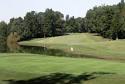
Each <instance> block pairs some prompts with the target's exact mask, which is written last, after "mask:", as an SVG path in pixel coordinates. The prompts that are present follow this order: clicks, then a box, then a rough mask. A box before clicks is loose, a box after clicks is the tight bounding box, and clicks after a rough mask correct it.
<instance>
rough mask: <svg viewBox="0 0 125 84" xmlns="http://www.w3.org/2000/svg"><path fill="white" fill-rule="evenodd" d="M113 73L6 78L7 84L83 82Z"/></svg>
mask: <svg viewBox="0 0 125 84" xmlns="http://www.w3.org/2000/svg"><path fill="white" fill-rule="evenodd" d="M105 74H114V73H105V72H93V73H83V74H81V75H77V76H76V75H73V74H66V73H53V74H50V75H45V76H41V77H38V78H33V79H29V80H6V81H8V82H9V84H84V81H88V80H92V79H95V78H97V77H99V76H101V75H105Z"/></svg>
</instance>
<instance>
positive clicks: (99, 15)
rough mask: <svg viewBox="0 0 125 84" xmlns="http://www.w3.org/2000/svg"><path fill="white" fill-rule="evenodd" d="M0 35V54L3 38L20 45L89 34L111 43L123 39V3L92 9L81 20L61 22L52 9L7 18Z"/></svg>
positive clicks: (124, 25) (71, 18) (72, 18)
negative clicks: (17, 42) (50, 38)
mask: <svg viewBox="0 0 125 84" xmlns="http://www.w3.org/2000/svg"><path fill="white" fill-rule="evenodd" d="M0 32H1V33H0V43H1V44H0V51H5V50H6V43H7V42H6V41H7V37H8V38H10V37H14V38H15V39H16V41H20V40H28V39H32V38H43V37H51V36H59V35H63V34H65V33H77V32H79V33H81V32H91V33H98V34H99V35H101V36H103V37H105V38H110V39H113V40H116V39H125V3H124V0H121V2H120V3H118V4H117V5H113V6H109V5H107V6H105V5H103V6H99V7H94V8H93V9H90V10H88V12H87V14H86V17H85V18H81V17H78V18H74V16H72V17H70V16H69V15H66V17H65V18H64V15H63V14H62V13H61V12H59V11H53V10H52V9H46V11H45V12H35V11H31V12H27V13H26V15H25V16H24V18H22V17H18V18H11V19H10V22H9V23H8V24H6V23H5V22H3V21H2V22H0ZM9 35H11V36H9ZM17 36H18V37H19V38H16V37H17ZM17 39H18V40H17ZM10 40H11V39H9V41H10ZM10 42H12V41H10Z"/></svg>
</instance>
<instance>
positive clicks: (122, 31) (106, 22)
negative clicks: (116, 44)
mask: <svg viewBox="0 0 125 84" xmlns="http://www.w3.org/2000/svg"><path fill="white" fill-rule="evenodd" d="M85 20H86V24H85V25H86V28H87V31H88V32H93V33H99V34H100V35H101V36H103V37H105V38H110V39H114V40H115V39H117V38H119V39H123V38H125V4H124V0H121V2H120V3H119V4H118V5H113V6H99V7H94V8H93V9H90V10H89V11H88V12H87V14H86V17H85Z"/></svg>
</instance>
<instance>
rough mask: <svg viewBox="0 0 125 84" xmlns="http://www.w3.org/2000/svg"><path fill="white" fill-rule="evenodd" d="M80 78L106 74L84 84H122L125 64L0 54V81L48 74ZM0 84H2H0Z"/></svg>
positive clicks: (33, 55)
mask: <svg viewBox="0 0 125 84" xmlns="http://www.w3.org/2000/svg"><path fill="white" fill-rule="evenodd" d="M56 72H59V73H68V74H76V75H77V74H82V73H85V72H108V73H115V74H113V75H104V76H101V77H97V78H96V79H93V80H90V81H87V82H86V83H85V84H124V83H125V80H124V79H125V63H119V62H112V61H105V60H98V59H80V58H77V59H75V58H65V57H52V56H44V55H37V54H36V55H35V54H19V53H17V54H0V80H1V81H2V80H10V79H16V80H18V79H29V78H34V77H39V76H41V75H46V74H50V73H56ZM0 84H2V82H0Z"/></svg>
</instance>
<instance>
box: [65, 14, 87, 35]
mask: <svg viewBox="0 0 125 84" xmlns="http://www.w3.org/2000/svg"><path fill="white" fill-rule="evenodd" d="M65 32H68V33H76V32H86V29H85V20H84V18H81V17H78V18H74V16H73V17H69V15H67V16H66V22H65Z"/></svg>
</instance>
